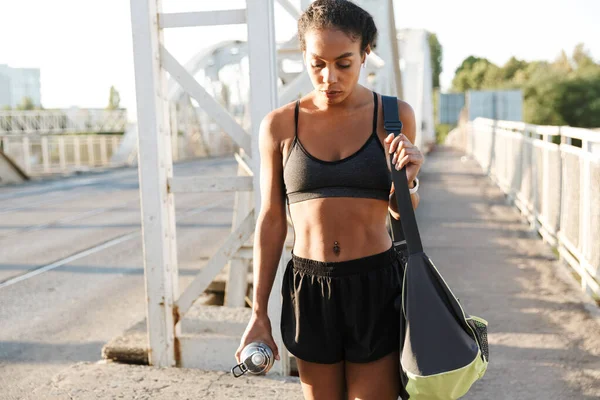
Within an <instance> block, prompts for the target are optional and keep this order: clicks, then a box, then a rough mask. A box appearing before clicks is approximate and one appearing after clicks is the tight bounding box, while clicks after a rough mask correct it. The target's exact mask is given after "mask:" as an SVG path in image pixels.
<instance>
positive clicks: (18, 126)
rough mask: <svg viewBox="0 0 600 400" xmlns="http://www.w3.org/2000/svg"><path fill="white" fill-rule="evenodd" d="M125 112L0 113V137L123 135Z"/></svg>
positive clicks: (68, 110) (33, 111) (12, 111)
mask: <svg viewBox="0 0 600 400" xmlns="http://www.w3.org/2000/svg"><path fill="white" fill-rule="evenodd" d="M126 126H127V110H124V109H119V110H104V109H83V108H81V109H80V108H73V109H64V110H31V111H17V110H9V111H0V134H7V135H10V134H24V133H25V134H34V133H35V134H51V133H54V134H62V133H99V132H106V133H123V132H124V131H125V127H126Z"/></svg>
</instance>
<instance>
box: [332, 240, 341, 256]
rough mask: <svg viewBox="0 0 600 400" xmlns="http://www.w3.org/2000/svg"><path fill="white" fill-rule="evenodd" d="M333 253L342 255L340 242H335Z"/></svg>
mask: <svg viewBox="0 0 600 400" xmlns="http://www.w3.org/2000/svg"><path fill="white" fill-rule="evenodd" d="M333 252H334V253H335V254H336V255H339V254H340V245H339V243H338V242H333Z"/></svg>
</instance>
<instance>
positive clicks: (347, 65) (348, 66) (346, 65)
mask: <svg viewBox="0 0 600 400" xmlns="http://www.w3.org/2000/svg"><path fill="white" fill-rule="evenodd" d="M338 68H342V69H346V68H350V64H338Z"/></svg>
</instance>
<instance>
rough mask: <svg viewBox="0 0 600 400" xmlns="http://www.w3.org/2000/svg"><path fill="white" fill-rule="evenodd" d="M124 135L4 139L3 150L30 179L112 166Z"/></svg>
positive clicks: (46, 136) (21, 136)
mask: <svg viewBox="0 0 600 400" xmlns="http://www.w3.org/2000/svg"><path fill="white" fill-rule="evenodd" d="M122 138H123V135H44V136H40V135H10V136H9V135H0V147H1V148H2V151H3V152H4V153H5V154H6V155H7V156H9V157H10V158H11V159H12V160H13V161H14V162H15V163H17V165H19V166H20V167H21V168H22V169H23V171H24V172H25V173H26V174H27V175H32V176H36V175H45V174H54V173H66V172H69V171H73V170H77V169H88V168H94V167H102V166H109V165H110V164H111V157H112V155H113V153H115V152H116V151H117V149H118V148H119V145H120V144H121V140H122Z"/></svg>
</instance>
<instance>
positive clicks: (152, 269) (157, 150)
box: [131, 0, 399, 374]
mask: <svg viewBox="0 0 600 400" xmlns="http://www.w3.org/2000/svg"><path fill="white" fill-rule="evenodd" d="M274 1H275V0H247V2H246V9H245V10H220V11H208V12H192V13H171V14H167V13H163V12H162V9H161V0H131V16H132V29H133V44H134V62H135V76H136V95H137V102H138V104H137V110H138V127H139V129H138V130H139V132H140V134H139V135H138V142H139V174H140V190H141V203H142V229H143V246H144V247H143V248H144V270H145V279H146V293H147V302H148V304H147V323H148V337H149V350H150V352H149V360H150V363H151V364H152V365H157V366H175V365H177V363H178V361H179V360H178V357H179V356H180V355H179V352H178V340H177V337H178V336H179V335H180V331H179V329H180V328H179V326H180V324H179V321H180V320H181V318H182V316H183V315H184V314H185V312H186V311H187V310H189V308H190V307H191V305H192V303H193V302H194V301H195V300H196V299H197V298H198V297H199V296H200V295H201V294H202V293H203V292H204V290H205V289H206V288H207V287H208V285H209V284H210V282H211V281H212V280H213V279H214V278H215V276H216V275H217V273H218V272H219V271H220V270H221V269H222V268H223V267H224V265H225V264H226V263H228V262H229V268H230V273H229V276H228V281H227V288H228V289H226V290H227V300H226V301H227V302H228V304H230V305H242V304H243V303H242V304H239V303H240V302H243V298H244V295H245V291H246V286H247V281H246V279H247V278H246V277H247V269H248V262H247V257H246V256H241V255H242V254H244V255H245V254H247V249H245V248H244V246H245V244H246V242H247V241H248V239H249V238H250V236H251V234H252V232H253V231H254V226H255V219H256V215H257V213H258V210H260V202H261V199H260V191H259V190H258V188H259V176H260V164H259V150H258V132H259V124H260V121H261V120H262V119H263V118H264V116H265V115H266V114H267V113H269V112H270V111H271V110H273V109H275V108H276V107H277V106H278V105H279V104H282V103H283V102H288V101H291V100H293V99H294V98H297V97H298V96H299V95H301V94H305V93H307V92H308V91H309V90H310V81H309V80H308V79H307V77H306V73H301V74H297V76H295V77H294V76H290V77H286V78H285V80H286V81H287V82H285V83H286V85H285V86H284V89H283V90H282V93H280V94H279V98H278V92H277V78H278V71H280V69H279V67H278V63H277V49H276V42H275V30H274ZM277 1H278V2H279V3H280V5H282V6H283V8H284V9H285V10H287V11H288V12H289V13H290V14H291V15H292V16H294V17H295V18H297V17H298V16H299V15H300V11H299V10H297V9H296V8H295V6H294V5H293V4H292V3H291V2H290V1H289V0H277ZM358 3H359V4H361V5H363V6H365V8H366V9H368V10H369V11H370V12H371V13H372V14H373V15H374V17H375V19H376V23H377V25H378V28H379V29H380V30H382V31H383V32H388V33H389V34H384V35H383V37H382V38H381V39H380V42H379V47H378V55H375V54H372V56H371V57H370V59H372V60H374V62H373V63H371V64H372V65H371V66H370V67H369V68H371V71H379V70H380V69H381V70H382V72H381V73H382V75H384V79H380V80H379V82H380V83H381V82H383V83H384V84H385V86H382V87H381V89H380V92H382V93H384V94H399V93H398V86H397V82H398V81H399V68H395V67H394V65H395V64H398V62H397V61H396V62H390V60H392V59H394V58H395V59H396V60H397V57H396V56H394V54H396V55H397V43H396V40H395V29H394V28H393V27H390V25H389V24H390V18H389V13H392V15H393V4H392V1H391V0H389V1H388V2H385V4H386V5H385V7H380V6H381V4H380V2H379V1H374V0H364V1H359V2H358ZM362 3H365V4H362ZM309 4H310V1H307V0H302V1H301V5H302V7H303V9H304V8H305V7H307V6H308V5H309ZM386 13H387V14H386ZM233 23H235V24H240V23H246V24H247V28H248V41H247V43H246V44H245V46H247V52H248V57H249V68H250V74H249V76H250V96H249V114H250V120H251V124H250V129H249V132H247V131H246V130H245V129H244V126H242V125H240V124H239V123H238V121H237V120H236V119H235V118H234V117H233V116H231V115H230V114H229V112H228V111H227V110H226V109H225V108H224V107H223V106H222V105H221V104H220V103H219V102H218V101H216V100H215V99H214V98H213V97H212V96H211V95H210V94H209V93H208V92H207V91H206V90H205V89H204V88H203V87H202V85H200V84H199V83H198V82H197V81H196V80H195V79H194V74H195V71H194V69H195V68H202V63H203V62H204V61H203V58H202V57H198V58H196V59H194V60H192V61H191V62H190V63H188V64H186V66H182V65H181V64H180V63H179V62H178V61H177V60H176V59H175V58H174V57H173V56H172V55H171V53H170V52H169V51H168V49H166V48H165V47H164V45H163V34H162V30H163V29H166V28H175V27H189V26H207V25H219V24H233ZM392 33H393V34H392ZM280 51H281V52H289V54H291V55H292V56H293V57H296V58H297V59H301V52H300V49H299V48H298V45H297V40H295V39H292V40H291V41H289V42H288V43H286V44H284V45H283V46H281V49H280ZM204 59H205V57H204ZM186 67H187V68H186ZM166 73H169V75H170V76H171V78H172V79H173V80H174V81H176V82H177V83H178V84H179V86H181V88H182V89H183V91H181V90H180V89H178V88H177V87H176V86H171V87H168V85H167V80H166ZM363 73H364V72H363ZM363 78H364V77H363ZM186 96H190V97H191V98H193V99H194V100H196V101H197V102H198V104H199V105H200V107H201V108H202V109H203V111H204V112H206V113H207V114H208V115H209V116H210V117H211V118H212V119H213V120H214V121H215V122H216V123H217V124H219V125H220V127H221V128H222V129H223V130H224V131H225V132H226V133H227V134H228V135H229V136H231V138H232V139H233V140H234V141H235V142H236V143H237V145H238V146H239V148H240V152H239V154H236V160H237V161H238V166H239V168H238V176H237V177H226V178H224V177H220V178H216V177H193V178H179V177H174V176H173V167H172V157H173V155H172V151H171V143H172V133H171V129H172V126H171V124H172V123H170V120H169V104H168V99H169V98H178V99H180V98H185V97H186ZM192 191H235V192H236V202H235V204H236V205H235V212H234V221H233V229H232V233H231V235H230V236H229V237H228V238H227V239H226V240H225V242H224V243H222V244H221V246H220V248H219V249H218V250H217V251H216V253H215V254H214V255H213V256H212V257H211V258H210V259H209V261H208V263H207V265H206V266H205V267H204V268H203V270H202V272H201V273H200V274H199V275H198V276H197V277H196V278H195V279H194V280H193V282H192V283H191V284H190V285H189V286H188V288H187V289H186V290H185V291H184V292H183V293H181V294H180V293H179V288H178V285H177V281H178V266H177V255H176V237H175V215H174V207H173V200H174V199H173V196H174V193H179V192H192ZM283 257H285V256H283ZM279 264H280V265H279V268H278V272H277V276H276V279H275V282H274V285H273V290H272V292H271V299H270V301H269V315H270V317H271V321H272V325H273V327H277V326H279V319H280V312H281V302H280V299H279V293H280V285H281V278H282V277H281V274H282V273H283V269H284V268H283V267H284V264H285V259H284V258H282V259H281V260H280V263H279ZM234 289H235V290H234ZM273 336H274V339H275V341H276V342H277V344H278V346H279V348H280V349H281V352H280V355H281V362H280V363H277V364H276V368H277V369H278V372H280V373H282V374H287V373H288V371H289V361H288V359H287V352H286V351H285V347H284V346H283V343H282V342H281V337H280V333H279V330H278V329H276V328H275V329H273Z"/></svg>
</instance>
